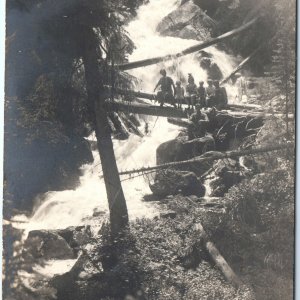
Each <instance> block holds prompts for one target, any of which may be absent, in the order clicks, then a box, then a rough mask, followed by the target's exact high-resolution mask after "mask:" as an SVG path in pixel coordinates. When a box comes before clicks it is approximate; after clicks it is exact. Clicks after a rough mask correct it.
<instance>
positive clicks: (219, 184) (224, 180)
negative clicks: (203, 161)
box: [210, 159, 245, 197]
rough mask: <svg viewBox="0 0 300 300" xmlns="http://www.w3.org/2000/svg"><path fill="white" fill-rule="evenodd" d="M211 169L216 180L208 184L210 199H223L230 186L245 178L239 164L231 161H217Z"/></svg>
mask: <svg viewBox="0 0 300 300" xmlns="http://www.w3.org/2000/svg"><path fill="white" fill-rule="evenodd" d="M213 169H214V172H215V175H216V176H217V178H216V179H215V180H213V181H212V182H211V183H210V187H211V189H212V192H211V195H210V196H211V197H223V196H224V194H225V193H227V191H228V190H229V189H230V188H231V187H232V186H234V185H236V184H238V183H240V182H241V181H242V179H244V178H245V176H244V175H243V173H242V172H241V170H240V165H239V163H238V162H237V161H236V160H233V159H226V162H224V161H222V160H218V161H216V162H215V164H214V167H213Z"/></svg>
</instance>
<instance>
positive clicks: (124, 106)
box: [105, 101, 187, 118]
mask: <svg viewBox="0 0 300 300" xmlns="http://www.w3.org/2000/svg"><path fill="white" fill-rule="evenodd" d="M105 109H106V110H107V111H123V112H127V113H134V114H140V115H150V116H160V117H173V118H187V114H186V112H185V111H183V110H180V109H176V108H173V107H166V106H165V107H160V106H155V105H153V106H152V105H149V104H142V103H133V102H122V101H114V102H111V101H106V102H105Z"/></svg>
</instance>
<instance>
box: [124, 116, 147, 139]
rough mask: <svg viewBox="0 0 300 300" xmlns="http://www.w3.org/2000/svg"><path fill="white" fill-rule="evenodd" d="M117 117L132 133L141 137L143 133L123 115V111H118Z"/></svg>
mask: <svg viewBox="0 0 300 300" xmlns="http://www.w3.org/2000/svg"><path fill="white" fill-rule="evenodd" d="M119 117H120V118H121V119H122V121H123V123H124V124H125V125H126V127H127V128H128V130H129V131H131V132H132V133H134V134H136V135H138V136H140V137H143V136H144V135H143V133H142V132H141V131H140V130H139V129H138V127H137V126H135V125H134V124H133V123H132V122H131V120H129V118H128V117H127V116H126V115H125V113H124V112H119Z"/></svg>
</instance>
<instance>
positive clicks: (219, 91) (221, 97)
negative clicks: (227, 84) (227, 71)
mask: <svg viewBox="0 0 300 300" xmlns="http://www.w3.org/2000/svg"><path fill="white" fill-rule="evenodd" d="M214 85H215V103H214V105H213V106H215V107H216V108H217V109H218V110H220V109H224V108H226V107H227V105H228V98H227V92H226V89H225V88H224V87H220V83H219V81H218V80H216V81H215V82H214Z"/></svg>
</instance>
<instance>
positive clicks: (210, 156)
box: [119, 143, 295, 175]
mask: <svg viewBox="0 0 300 300" xmlns="http://www.w3.org/2000/svg"><path fill="white" fill-rule="evenodd" d="M294 147H295V145H294V144H293V143H286V144H283V145H274V146H268V147H261V148H256V149H249V150H233V151H227V152H216V151H211V152H206V153H204V154H203V155H201V156H197V157H194V158H192V159H188V160H183V161H177V162H170V163H165V164H161V165H156V166H152V167H144V168H140V169H135V170H129V171H123V172H120V173H119V175H128V174H133V173H140V172H148V171H155V170H159V169H167V168H174V167H178V166H186V165H190V164H194V163H201V162H211V161H214V160H218V159H224V158H237V157H241V156H247V155H256V154H260V153H266V152H272V151H279V150H286V149H294Z"/></svg>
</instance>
